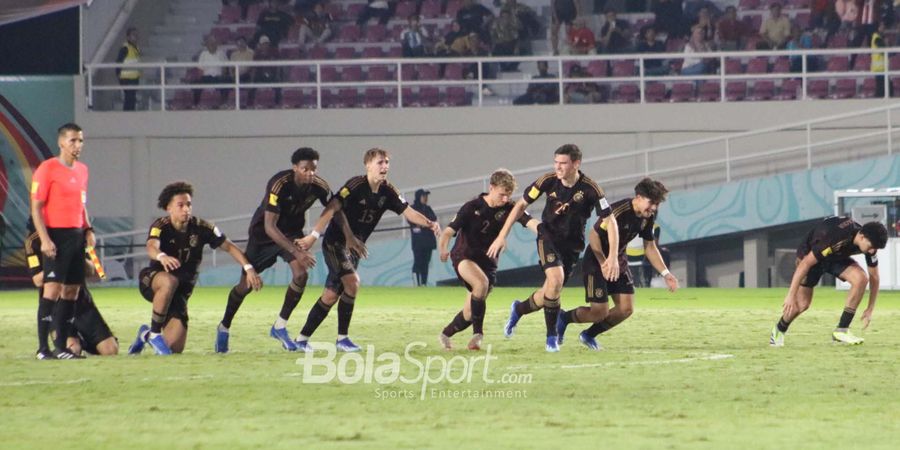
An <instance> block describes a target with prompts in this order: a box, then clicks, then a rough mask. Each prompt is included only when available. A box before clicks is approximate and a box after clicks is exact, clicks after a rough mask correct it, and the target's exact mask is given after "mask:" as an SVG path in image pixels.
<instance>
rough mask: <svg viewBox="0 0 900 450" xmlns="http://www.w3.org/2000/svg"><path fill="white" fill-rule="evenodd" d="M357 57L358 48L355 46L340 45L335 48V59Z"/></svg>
mask: <svg viewBox="0 0 900 450" xmlns="http://www.w3.org/2000/svg"><path fill="white" fill-rule="evenodd" d="M353 58H356V50H354V49H353V47H338V48H336V49H334V59H353Z"/></svg>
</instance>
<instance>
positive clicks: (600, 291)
mask: <svg viewBox="0 0 900 450" xmlns="http://www.w3.org/2000/svg"><path fill="white" fill-rule="evenodd" d="M600 297H603V289H600V288H597V289H594V298H600Z"/></svg>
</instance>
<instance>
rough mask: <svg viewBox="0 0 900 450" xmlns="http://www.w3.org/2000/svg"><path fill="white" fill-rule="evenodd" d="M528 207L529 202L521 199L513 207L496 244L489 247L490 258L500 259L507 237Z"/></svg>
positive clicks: (496, 239) (495, 240) (495, 241)
mask: <svg viewBox="0 0 900 450" xmlns="http://www.w3.org/2000/svg"><path fill="white" fill-rule="evenodd" d="M527 207H528V202H527V201H525V199H524V198H521V199H519V201H517V202H516V206H513V209H512V211H510V212H509V217H507V218H506V222H503V228H501V229H500V233H498V234H497V237H496V238H495V239H494V242H492V243H491V246H490V247H488V251H487V255H488V257H490V258H499V257H500V253H501V252H502V251H503V249H505V248H506V237H507V236H509V232H510V230H512V226H513V224H514V223H516V221H517V220H519V217H521V216H522V214H523V213H524V212H525V208H527ZM536 229H537V225H535V230H536Z"/></svg>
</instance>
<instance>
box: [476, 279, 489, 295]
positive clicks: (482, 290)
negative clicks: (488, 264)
mask: <svg viewBox="0 0 900 450" xmlns="http://www.w3.org/2000/svg"><path fill="white" fill-rule="evenodd" d="M489 292H490V285H489V284H488V281H487V280H486V279H485V280H478V281H477V282H475V284H473V285H472V296H473V297H478V298H480V299H484V298H485V297H487V296H488V293H489Z"/></svg>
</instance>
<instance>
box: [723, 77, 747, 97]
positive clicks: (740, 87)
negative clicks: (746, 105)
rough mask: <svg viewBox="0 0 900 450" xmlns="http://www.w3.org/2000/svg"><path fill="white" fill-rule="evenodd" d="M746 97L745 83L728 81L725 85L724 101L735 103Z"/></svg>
mask: <svg viewBox="0 0 900 450" xmlns="http://www.w3.org/2000/svg"><path fill="white" fill-rule="evenodd" d="M746 96H747V82H746V81H729V82H728V83H726V84H725V100H728V101H729V102H737V101H741V100H743V99H744V98H745V97H746Z"/></svg>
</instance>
